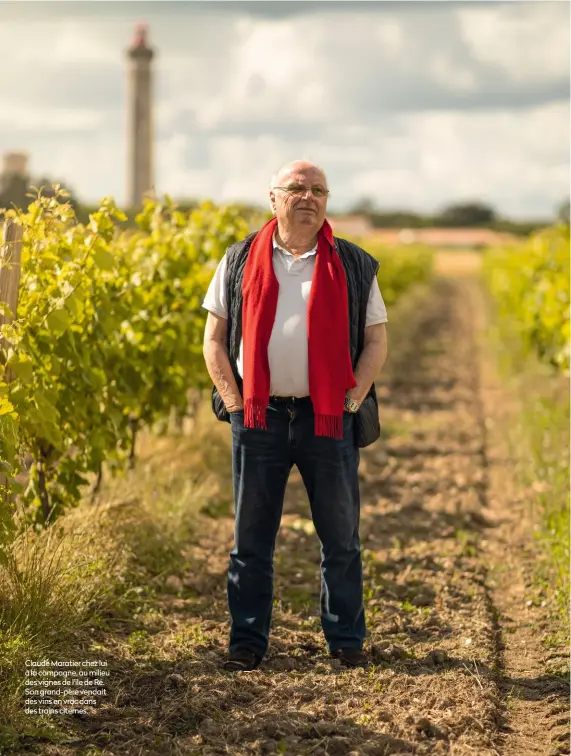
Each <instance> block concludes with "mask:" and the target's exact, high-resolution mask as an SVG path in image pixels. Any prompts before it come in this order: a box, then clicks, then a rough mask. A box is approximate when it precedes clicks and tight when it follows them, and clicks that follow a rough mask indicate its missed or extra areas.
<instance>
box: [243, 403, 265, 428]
mask: <svg viewBox="0 0 571 756" xmlns="http://www.w3.org/2000/svg"><path fill="white" fill-rule="evenodd" d="M266 407H267V402H264V400H263V399H257V398H256V397H254V398H253V399H246V401H245V402H244V426H245V427H246V428H261V429H262V430H267V429H268V428H267V425H266Z"/></svg>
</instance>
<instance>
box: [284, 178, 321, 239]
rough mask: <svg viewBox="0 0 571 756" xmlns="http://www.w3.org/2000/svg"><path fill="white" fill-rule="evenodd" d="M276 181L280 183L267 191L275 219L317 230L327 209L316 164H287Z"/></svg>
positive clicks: (293, 226)
mask: <svg viewBox="0 0 571 756" xmlns="http://www.w3.org/2000/svg"><path fill="white" fill-rule="evenodd" d="M276 183H277V184H278V185H279V186H280V187H284V188H280V189H278V188H274V189H272V190H271V191H270V201H271V203H272V205H273V207H275V214H276V217H277V219H278V221H279V222H281V223H282V224H283V225H284V226H286V227H287V228H290V229H292V228H293V229H295V228H299V229H301V228H306V229H307V230H308V231H309V230H311V231H312V232H315V233H317V231H318V230H319V229H320V228H321V226H322V225H323V221H324V220H325V212H326V210H327V184H326V182H325V176H324V175H323V173H322V172H321V171H320V170H319V168H316V167H314V166H311V167H295V168H290V169H288V170H286V171H284V172H283V173H281V174H280V176H279V179H278V181H276ZM310 189H313V192H312V191H309V190H310Z"/></svg>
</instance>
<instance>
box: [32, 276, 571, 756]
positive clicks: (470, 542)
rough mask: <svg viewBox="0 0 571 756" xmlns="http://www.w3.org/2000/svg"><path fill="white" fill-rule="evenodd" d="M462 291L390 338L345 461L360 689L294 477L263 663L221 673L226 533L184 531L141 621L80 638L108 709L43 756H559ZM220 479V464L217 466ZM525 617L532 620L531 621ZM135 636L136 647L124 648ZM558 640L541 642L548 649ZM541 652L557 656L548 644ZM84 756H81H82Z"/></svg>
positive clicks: (472, 300) (472, 288)
mask: <svg viewBox="0 0 571 756" xmlns="http://www.w3.org/2000/svg"><path fill="white" fill-rule="evenodd" d="M482 325H483V315H482V309H481V299H480V295H479V293H478V289H477V287H476V285H475V284H474V282H473V280H472V278H471V277H470V276H469V275H468V276H455V277H453V278H450V277H448V278H440V279H439V280H438V281H437V285H436V286H435V287H434V288H433V289H431V290H430V291H428V290H427V291H419V292H418V294H417V295H416V296H414V297H411V298H410V299H409V301H408V304H407V305H406V308H402V310H401V315H400V319H399V322H394V323H393V322H391V330H390V344H389V349H390V359H389V363H388V364H387V368H386V371H385V372H384V376H383V379H382V380H381V381H380V382H379V385H378V394H379V400H380V408H381V409H380V413H381V422H382V425H383V427H384V432H383V439H382V440H381V441H380V442H378V443H377V444H375V445H374V446H373V447H371V448H369V449H366V450H363V452H362V457H361V466H360V473H361V495H362V519H361V536H362V545H363V550H364V564H365V570H366V577H365V580H366V584H365V592H366V593H365V595H366V608H367V621H368V630H369V634H370V637H369V639H368V645H367V648H368V650H369V651H370V654H371V659H372V662H373V663H372V665H371V667H370V668H369V669H356V670H345V669H343V668H341V667H340V666H339V663H338V662H337V661H336V660H331V659H330V658H328V656H327V653H326V648H325V644H324V640H323V636H322V633H321V629H320V625H319V618H318V607H319V546H318V543H317V539H316V536H315V533H314V532H313V527H312V524H311V521H310V520H309V519H308V518H309V506H308V502H307V497H306V494H305V490H304V488H303V485H302V483H301V481H300V478H299V476H298V474H297V473H296V472H295V471H294V472H293V473H292V476H291V479H290V483H289V486H288V492H287V499H286V506H285V512H284V517H283V522H282V527H281V530H280V533H279V536H278V544H277V548H276V561H275V571H276V579H275V608H274V618H273V629H272V638H271V647H270V652H269V655H268V657H267V659H266V661H265V662H264V664H263V665H262V666H261V667H260V668H259V669H258V670H256V671H255V672H250V673H240V674H237V675H232V674H229V673H226V672H224V671H223V670H222V669H221V662H222V661H223V659H224V656H225V652H226V643H227V636H228V615H227V607H226V593H225V591H226V587H225V586H226V568H227V563H228V552H229V550H230V548H231V546H232V528H233V521H232V518H231V517H230V516H217V517H216V518H213V517H207V516H205V515H202V516H200V518H199V524H200V529H199V535H198V537H197V539H196V542H194V543H192V544H190V545H189V550H188V554H187V556H188V558H189V560H191V567H190V568H189V569H188V571H187V572H185V573H184V574H180V575H173V576H170V577H169V579H168V580H166V581H165V584H164V589H163V590H162V591H161V592H160V593H159V594H158V596H157V598H156V600H155V603H154V606H153V607H152V611H149V612H148V613H147V614H146V615H144V616H141V617H138V618H137V622H136V624H131V625H130V626H129V627H128V628H127V629H126V630H125V631H123V630H122V629H121V627H116V626H115V627H114V628H113V629H112V630H111V631H108V632H102V631H98V632H97V634H96V636H95V641H96V642H97V643H98V644H99V650H98V651H97V656H98V657H99V658H106V659H107V660H108V661H109V664H110V666H111V669H112V679H111V681H110V683H109V689H110V691H111V695H110V697H109V699H108V701H107V703H106V704H105V705H104V706H102V707H101V708H100V709H98V710H97V711H96V712H95V713H94V714H93V715H91V716H89V717H86V718H85V719H83V720H81V721H78V722H77V724H74V728H75V731H76V732H77V736H76V737H75V738H74V739H73V740H71V741H70V742H69V743H67V744H63V745H58V746H55V745H49V744H45V745H43V746H41V748H40V750H39V751H38V748H39V746H38V743H37V741H36V743H35V745H34V746H32V744H30V748H33V750H35V751H36V752H40V753H43V754H58V755H59V756H63V755H67V754H78V753H80V754H91V753H94V754H95V753H99V754H105V755H106V756H111V754H113V755H115V756H123V755H127V754H128V755H129V756H135V755H137V754H151V755H153V756H154V755H155V754H156V755H157V756H159V755H160V756H163V755H165V754H169V755H172V756H175V755H179V754H180V755H182V754H184V755H185V756H186V755H190V754H201V756H215V755H218V754H220V755H222V754H232V755H235V756H245V755H246V754H256V755H258V754H259V755H261V754H278V753H286V754H294V755H296V756H301V755H302V754H307V755H309V754H311V755H312V756H325V755H326V754H329V755H330V756H357V755H359V756H360V755H361V754H365V755H368V756H397V755H398V756H405V755H406V756H408V755H411V754H415V756H421V755H428V754H430V755H431V756H432V755H433V756H444V755H445V754H451V755H453V756H492V754H493V755H494V756H500V755H501V756H516V755H517V756H527V754H530V755H531V754H545V755H546V756H548V755H549V756H555V754H568V753H569V746H568V744H569V716H568V703H569V685H568V680H567V678H566V675H565V669H564V666H565V655H566V649H565V647H564V645H562V641H561V640H560V638H561V635H560V631H561V627H560V626H558V625H557V620H556V618H555V617H554V616H552V615H551V614H550V612H549V611H548V608H549V607H548V603H549V597H548V596H547V597H546V596H544V595H542V594H541V591H539V593H538V590H537V589H536V587H535V585H534V583H533V579H532V572H533V570H532V568H533V561H534V558H535V551H534V549H535V545H534V539H533V523H532V522H531V521H530V519H529V515H528V514H527V510H526V506H525V491H522V490H521V489H520V488H519V487H518V485H517V482H516V481H514V479H513V465H512V463H511V460H510V459H509V457H508V456H507V452H506V449H505V448H504V444H503V442H502V432H501V428H502V422H503V419H502V417H503V415H504V414H505V413H506V412H507V411H508V409H509V405H510V400H511V399H512V398H510V397H505V396H504V395H503V394H502V387H501V384H499V383H498V380H497V377H496V376H495V373H494V370H493V365H491V362H490V360H489V358H487V356H486V354H485V342H484V341H483V340H482V338H481V329H482ZM226 462H227V469H224V470H223V471H222V472H221V474H224V475H226V476H228V475H229V472H230V469H229V468H230V457H229V451H228V450H227V457H226ZM542 601H543V603H544V606H541V602H542ZM134 627H137V629H138V630H140V636H139V638H140V641H139V642H138V643H133V640H132V637H131V640H130V641H129V640H128V633H129V632H131V631H132V630H133V628H134ZM558 633H559V635H558ZM558 639H559V640H558ZM90 749H91V750H90Z"/></svg>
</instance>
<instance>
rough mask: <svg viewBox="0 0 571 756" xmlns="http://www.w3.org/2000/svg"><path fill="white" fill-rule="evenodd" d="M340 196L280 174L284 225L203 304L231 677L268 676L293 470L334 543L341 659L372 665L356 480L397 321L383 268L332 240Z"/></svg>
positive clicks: (278, 222) (232, 258)
mask: <svg viewBox="0 0 571 756" xmlns="http://www.w3.org/2000/svg"><path fill="white" fill-rule="evenodd" d="M328 194H329V190H328V188H327V180H326V178H325V175H324V173H323V171H322V170H321V169H320V168H318V167H317V166H316V165H314V164H312V163H309V162H306V161H296V162H294V163H291V164H289V165H287V166H285V167H284V168H282V169H281V170H280V171H278V173H277V174H276V176H275V177H274V179H273V180H272V182H271V187H270V194H269V196H270V203H271V207H272V210H273V213H274V216H275V217H274V218H272V219H271V220H270V221H268V222H267V223H266V224H264V226H262V228H261V229H260V230H259V231H258V232H257V233H255V234H250V235H249V236H248V237H246V239H244V240H243V241H242V242H239V243H237V244H235V245H233V246H231V247H229V248H228V250H227V251H226V254H225V255H224V257H223V259H222V260H221V261H220V263H219V265H218V268H217V270H216V273H215V275H214V277H213V280H212V282H211V284H210V287H209V289H208V292H207V294H206V297H205V299H204V302H203V306H204V307H205V308H206V309H207V310H208V311H209V315H208V318H207V322H206V329H205V335H204V358H205V361H206V365H207V369H208V372H209V374H210V376H211V378H212V382H213V384H214V387H213V395H212V406H213V410H214V412H215V414H216V416H217V417H218V419H220V420H228V421H229V422H230V423H231V427H232V470H233V484H234V501H235V534H234V539H235V543H234V548H233V550H232V551H231V553H230V566H229V570H228V583H227V589H228V605H229V610H230V615H231V630H230V644H229V652H230V653H229V657H228V659H227V660H226V662H225V665H224V666H225V668H226V669H228V670H233V671H237V670H252V669H255V668H256V667H258V666H259V664H260V662H261V661H262V659H263V657H264V655H265V653H266V651H267V647H268V640H269V634H270V622H271V613H272V599H273V555H274V546H275V540H276V535H277V532H278V529H279V525H280V521H281V516H282V506H283V500H284V493H285V488H286V484H287V480H288V476H289V473H290V470H291V468H292V467H293V465H296V466H297V468H298V470H299V472H300V475H301V478H302V480H303V483H304V485H305V488H306V491H307V494H308V498H309V503H310V507H311V515H312V519H313V523H314V525H315V530H316V532H317V535H318V537H319V540H320V542H321V554H322V560H321V624H322V628H323V632H324V635H325V639H326V642H327V646H328V650H329V653H330V654H331V655H332V656H334V657H336V658H338V659H340V660H341V662H342V663H343V664H344V665H346V666H361V665H364V664H366V663H367V656H366V654H365V653H364V651H363V641H364V639H365V635H366V628H365V611H364V604H363V577H362V566H361V549H360V541H359V507H360V502H359V484H358V476H357V471H358V466H359V447H360V446H361V447H362V446H366V445H368V444H369V443H371V441H372V440H375V439H376V438H377V437H378V407H377V403H376V395H375V393H374V381H375V378H376V377H377V375H378V373H379V371H380V369H381V367H382V365H383V363H384V361H385V359H386V354H387V343H386V333H385V328H386V326H385V323H386V321H387V315H386V309H385V305H384V302H383V299H382V296H381V292H380V290H379V286H378V283H377V278H376V273H377V269H378V263H377V262H376V261H375V260H374V258H373V257H371V256H370V255H369V254H367V253H366V252H365V251H364V250H362V249H361V248H360V247H358V246H356V245H355V244H351V243H349V242H348V241H346V240H344V239H338V238H336V237H333V234H332V231H331V227H330V225H329V223H328V222H327V220H326V218H325V212H326V207H327V197H328ZM365 399H367V401H366V402H365V401H364V400H365ZM362 403H363V404H362ZM361 404H362V406H361ZM365 407H366V409H365ZM355 423H359V425H358V426H356V425H355ZM371 428H372V429H373V431H372V432H373V435H372V436H371ZM363 429H365V430H364V431H363ZM375 429H377V430H376V432H375ZM363 432H364V433H365V436H366V435H367V433H368V434H369V436H368V440H365V441H363V438H362V434H363ZM359 433H360V434H361V437H359ZM359 438H360V440H359Z"/></svg>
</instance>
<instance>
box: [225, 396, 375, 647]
mask: <svg viewBox="0 0 571 756" xmlns="http://www.w3.org/2000/svg"><path fill="white" fill-rule="evenodd" d="M230 418H231V425H232V471H233V477H234V504H235V532H234V548H233V550H232V551H231V553H230V566H229V570H228V584H227V587H228V606H229V610H230V615H231V620H232V622H231V631H230V651H234V650H236V649H238V648H248V649H250V650H252V651H254V652H255V653H257V654H259V655H261V656H263V655H264V654H265V652H266V650H267V647H268V641H269V634H270V623H271V615H272V603H273V556H274V547H275V541H276V536H277V532H278V529H279V525H280V521H281V516H282V507H283V501H284V494H285V488H286V483H287V480H288V477H289V473H290V471H291V468H292V467H293V465H294V464H295V465H296V466H297V468H298V469H299V472H300V474H301V477H302V480H303V483H304V485H305V488H306V490H307V494H308V498H309V503H310V506H311V515H312V519H313V523H314V525H315V530H316V532H317V535H318V537H319V540H320V542H321V626H322V628H323V632H324V635H325V639H326V642H327V646H328V648H329V651H330V652H333V651H335V650H336V649H338V648H348V647H352V648H359V649H360V648H362V647H363V640H364V638H365V634H366V628H365V612H364V604H363V573H362V564H361V548H360V542H359V509H360V501H359V483H358V476H357V471H358V466H359V449H358V447H357V446H356V445H355V443H354V440H353V422H354V416H353V415H351V414H350V413H348V412H344V413H343V439H333V438H326V437H320V436H318V437H316V436H315V435H314V430H313V422H314V412H313V405H312V403H311V400H310V399H309V397H307V398H304V399H301V400H300V399H297V400H296V401H295V402H290V403H288V404H283V403H278V402H276V401H274V400H273V399H270V403H269V405H268V408H267V430H260V429H255V428H245V427H244V412H243V411H239V412H232V413H231V415H230Z"/></svg>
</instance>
